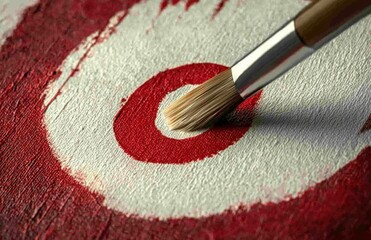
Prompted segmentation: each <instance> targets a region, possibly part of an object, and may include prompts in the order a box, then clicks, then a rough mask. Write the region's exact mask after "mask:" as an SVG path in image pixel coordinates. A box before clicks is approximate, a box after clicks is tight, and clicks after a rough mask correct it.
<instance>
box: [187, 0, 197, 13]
mask: <svg viewBox="0 0 371 240" xmlns="http://www.w3.org/2000/svg"><path fill="white" fill-rule="evenodd" d="M199 1H200V0H187V1H186V4H185V10H186V11H188V9H189V8H190V7H192V5H194V4H196V3H198V2H199Z"/></svg>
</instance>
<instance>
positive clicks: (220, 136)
mask: <svg viewBox="0 0 371 240" xmlns="http://www.w3.org/2000/svg"><path fill="white" fill-rule="evenodd" d="M226 68H227V67H224V66H221V65H216V64H189V65H185V66H181V67H178V68H175V69H171V70H166V71H164V72H161V73H159V74H158V75H156V76H155V77H153V78H151V79H150V80H148V81H147V82H145V83H144V84H143V85H142V86H140V87H139V88H138V89H137V90H136V91H135V92H134V93H133V94H132V95H131V96H130V98H129V99H128V100H127V102H126V103H125V104H124V105H123V107H122V109H121V110H120V112H119V113H118V115H117V116H116V120H115V122H114V131H115V135H116V139H117V141H118V142H119V144H120V146H121V147H122V148H123V149H124V151H125V152H126V153H128V154H129V155H131V156H132V157H133V158H135V159H137V160H139V161H144V162H153V163H176V164H179V163H187V162H191V161H195V160H201V159H204V158H205V157H211V156H212V155H215V154H217V153H218V152H220V151H222V150H224V149H226V148H227V147H229V146H230V145H232V144H233V143H235V142H236V141H238V139H240V138H241V137H242V136H244V134H245V133H246V132H247V130H248V129H249V128H250V126H251V122H252V117H253V110H254V108H255V106H256V103H257V101H258V100H259V97H260V92H259V93H258V94H256V95H255V96H254V97H252V98H249V99H247V100H246V101H244V104H242V105H241V106H240V107H239V110H238V111H236V112H235V113H234V115H236V114H238V113H240V115H242V114H243V115H244V116H247V115H246V114H247V113H246V112H250V114H249V115H248V116H250V118H248V119H246V120H245V121H243V120H242V121H239V122H238V125H236V124H234V123H233V121H232V122H231V121H230V122H227V123H224V124H220V125H218V126H215V127H212V128H211V129H209V130H207V131H206V132H204V133H203V134H201V135H198V136H195V137H192V138H187V139H182V140H177V139H172V138H168V137H165V136H164V135H162V133H161V132H160V131H159V130H158V129H157V127H156V125H155V119H156V116H157V111H158V107H159V104H160V102H161V101H162V100H163V98H164V97H165V96H166V94H168V93H169V92H172V91H175V90H176V89H178V88H180V87H182V86H184V85H186V84H201V83H202V82H204V81H206V80H208V79H209V78H211V77H213V76H215V75H216V74H218V73H219V72H221V71H223V70H225V69H226ZM153 93H156V94H153ZM143 113H146V114H145V117H143ZM235 118H238V119H239V120H240V119H241V118H240V117H235ZM169 146H171V147H169Z"/></svg>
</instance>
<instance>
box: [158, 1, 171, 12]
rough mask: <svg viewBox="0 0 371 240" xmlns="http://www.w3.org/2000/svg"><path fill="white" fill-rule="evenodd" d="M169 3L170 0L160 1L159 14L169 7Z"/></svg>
mask: <svg viewBox="0 0 371 240" xmlns="http://www.w3.org/2000/svg"><path fill="white" fill-rule="evenodd" d="M168 4H169V1H168V0H162V1H161V3H160V11H159V14H161V13H162V11H164V10H165V8H167V5H168Z"/></svg>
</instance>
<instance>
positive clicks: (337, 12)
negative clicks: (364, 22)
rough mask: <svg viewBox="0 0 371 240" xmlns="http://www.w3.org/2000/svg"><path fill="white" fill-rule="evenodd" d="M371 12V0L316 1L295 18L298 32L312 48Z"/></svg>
mask: <svg viewBox="0 0 371 240" xmlns="http://www.w3.org/2000/svg"><path fill="white" fill-rule="evenodd" d="M370 10H371V0H316V1H314V2H313V3H312V4H310V5H308V6H307V7H306V8H305V9H304V10H303V11H301V12H300V13H299V14H298V15H297V16H296V17H295V20H294V22H295V28H296V32H297V33H298V35H299V37H300V38H301V40H302V41H303V43H304V44H306V45H307V46H310V47H311V46H314V45H315V44H317V43H319V42H320V41H321V40H323V39H324V38H325V37H327V36H328V35H330V34H331V33H333V32H334V31H336V30H338V29H339V28H341V27H343V26H344V25H347V23H349V22H352V21H353V22H354V20H355V18H358V16H359V15H365V14H368V13H370ZM359 18H360V17H359ZM357 20H358V19H357ZM348 25H350V24H348ZM344 29H345V28H344ZM342 30H343V29H342Z"/></svg>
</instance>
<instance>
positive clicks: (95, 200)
mask: <svg viewBox="0 0 371 240" xmlns="http://www.w3.org/2000/svg"><path fill="white" fill-rule="evenodd" d="M135 2H136V1H114V0H112V1H108V0H107V1H103V0H86V1H78V0H76V1H73V0H70V1H55V0H53V1H52V0H41V2H40V3H39V4H37V5H36V6H34V7H32V8H29V9H28V10H27V11H26V13H25V15H24V18H23V20H22V22H21V23H20V24H19V25H18V27H17V28H16V30H15V31H14V33H13V35H12V36H11V37H10V38H8V39H7V41H6V43H5V44H4V45H3V46H2V48H1V50H0V103H1V104H0V116H1V118H0V169H1V171H0V234H1V236H2V238H3V239H20V238H26V239H34V238H42V239H44V238H51V239H55V238H58V239H71V238H73V239H274V238H275V239H367V238H368V239H369V236H370V234H371V219H370V216H371V191H370V189H371V147H366V148H365V149H363V151H362V152H361V153H360V154H359V156H358V157H357V158H356V159H355V160H353V161H351V162H350V163H349V164H347V165H346V166H345V167H343V168H342V169H340V170H339V171H338V172H337V173H336V174H335V175H333V176H332V177H331V178H329V179H327V180H325V181H323V182H321V183H319V184H316V185H315V187H313V188H312V189H309V190H307V191H306V192H304V193H303V194H302V195H301V196H299V197H297V198H294V199H290V200H287V201H283V202H280V203H268V204H261V203H257V204H254V205H253V206H251V207H250V209H244V208H243V207H240V208H239V209H238V210H237V211H226V212H223V213H221V214H219V215H213V216H209V217H204V218H200V219H194V218H182V219H173V220H167V221H160V220H157V219H151V220H148V219H141V218H139V217H135V216H127V215H125V214H123V213H121V212H117V211H113V210H110V209H108V208H106V207H104V206H103V205H102V202H103V200H104V197H103V196H100V195H98V194H96V193H92V192H90V191H88V190H87V189H86V188H84V187H83V186H81V185H80V184H79V183H78V182H77V181H76V180H74V179H73V178H72V177H71V176H70V175H69V174H68V173H67V172H66V171H64V170H62V169H61V166H60V164H59V162H58V160H57V159H56V158H55V157H54V156H53V153H52V150H51V149H50V147H49V143H48V141H47V140H46V131H45V129H44V126H43V124H42V119H43V112H42V106H43V98H42V97H41V95H42V93H43V92H44V90H45V88H46V86H47V84H48V83H49V82H50V81H53V80H54V79H56V78H57V77H58V76H59V74H60V73H59V72H58V70H57V69H58V66H60V65H61V63H62V61H63V60H64V59H65V58H66V57H67V56H68V54H70V53H71V51H72V50H73V49H74V48H75V47H77V46H78V45H79V44H80V43H81V42H82V41H83V40H84V39H85V38H86V37H87V36H88V35H90V34H92V33H93V32H95V31H101V30H102V29H103V28H104V27H105V26H106V25H107V23H108V20H109V18H110V17H112V16H113V15H114V14H115V13H117V12H118V11H120V10H129V9H130V7H131V6H132V5H133V4H135ZM247 134H248V133H247Z"/></svg>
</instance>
